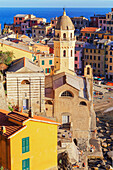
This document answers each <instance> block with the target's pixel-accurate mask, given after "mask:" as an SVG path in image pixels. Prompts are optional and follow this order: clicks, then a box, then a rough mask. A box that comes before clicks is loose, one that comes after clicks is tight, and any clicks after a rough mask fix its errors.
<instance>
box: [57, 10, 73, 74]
mask: <svg viewBox="0 0 113 170" xmlns="http://www.w3.org/2000/svg"><path fill="white" fill-rule="evenodd" d="M54 54H55V57H54V66H55V68H54V69H55V73H60V72H67V73H70V74H73V75H74V74H75V73H74V58H75V37H74V25H73V23H72V21H71V19H70V18H69V17H68V16H67V15H66V11H65V9H64V12H63V16H61V17H59V18H58V22H57V25H56V29H55V37H54Z"/></svg>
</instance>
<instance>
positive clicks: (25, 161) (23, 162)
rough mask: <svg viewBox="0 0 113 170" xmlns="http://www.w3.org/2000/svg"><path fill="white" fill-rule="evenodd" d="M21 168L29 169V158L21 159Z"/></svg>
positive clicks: (23, 169)
mask: <svg viewBox="0 0 113 170" xmlns="http://www.w3.org/2000/svg"><path fill="white" fill-rule="evenodd" d="M22 170H30V159H29V158H28V159H24V160H22Z"/></svg>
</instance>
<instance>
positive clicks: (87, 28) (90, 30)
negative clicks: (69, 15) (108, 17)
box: [81, 27, 99, 32]
mask: <svg viewBox="0 0 113 170" xmlns="http://www.w3.org/2000/svg"><path fill="white" fill-rule="evenodd" d="M98 29H99V28H95V27H86V28H83V29H81V32H95V31H97V30H98Z"/></svg>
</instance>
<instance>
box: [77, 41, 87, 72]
mask: <svg viewBox="0 0 113 170" xmlns="http://www.w3.org/2000/svg"><path fill="white" fill-rule="evenodd" d="M84 46H85V42H83V41H76V44H75V72H76V73H77V74H82V72H83V47H84Z"/></svg>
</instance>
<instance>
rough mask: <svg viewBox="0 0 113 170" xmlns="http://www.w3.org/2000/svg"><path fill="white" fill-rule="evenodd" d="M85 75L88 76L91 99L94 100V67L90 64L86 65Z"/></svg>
mask: <svg viewBox="0 0 113 170" xmlns="http://www.w3.org/2000/svg"><path fill="white" fill-rule="evenodd" d="M84 77H86V78H87V79H88V81H89V85H90V95H91V100H92V101H93V69H92V68H91V66H90V65H86V66H85V68H84Z"/></svg>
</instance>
